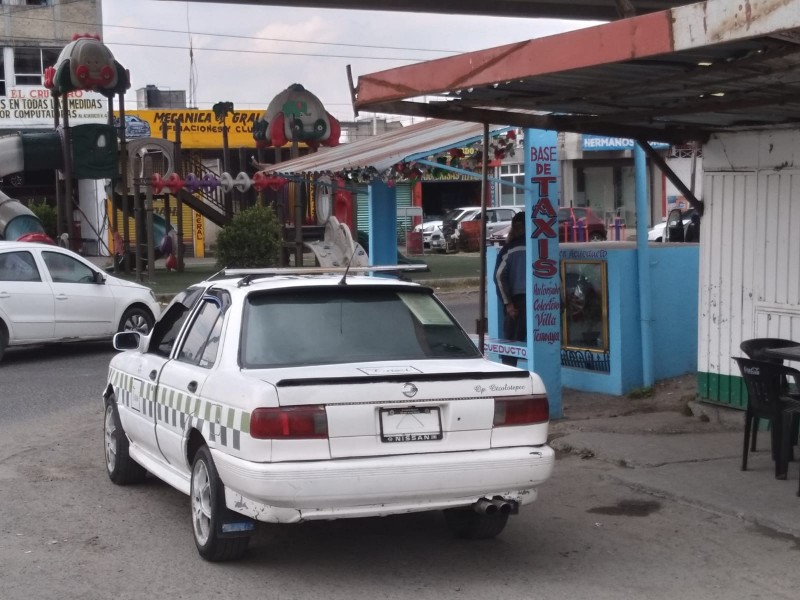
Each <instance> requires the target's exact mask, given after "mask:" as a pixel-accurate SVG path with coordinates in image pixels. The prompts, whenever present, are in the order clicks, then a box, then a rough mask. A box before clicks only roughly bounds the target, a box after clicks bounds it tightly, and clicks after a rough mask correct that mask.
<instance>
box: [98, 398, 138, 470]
mask: <svg viewBox="0 0 800 600" xmlns="http://www.w3.org/2000/svg"><path fill="white" fill-rule="evenodd" d="M103 438H104V441H105V458H106V473H108V478H109V479H110V480H111V481H113V482H114V483H116V484H117V485H128V484H130V483H141V482H142V481H144V480H145V477H147V471H146V470H145V468H144V467H143V466H142V465H140V464H139V463H137V462H136V461H135V460H133V459H132V458H131V457H130V454H128V438H127V437H126V436H125V432H124V431H123V429H122V425H121V424H120V421H119V413H118V412H117V404H116V402H114V400H113V399H109V400H107V401H106V410H105V414H104V418H103Z"/></svg>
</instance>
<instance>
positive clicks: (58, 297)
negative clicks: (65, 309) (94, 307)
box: [56, 294, 69, 300]
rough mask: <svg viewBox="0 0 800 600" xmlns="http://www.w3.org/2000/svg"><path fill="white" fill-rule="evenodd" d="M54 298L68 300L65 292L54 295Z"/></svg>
mask: <svg viewBox="0 0 800 600" xmlns="http://www.w3.org/2000/svg"><path fill="white" fill-rule="evenodd" d="M56 300H69V296H67V295H65V294H59V295H58V296H56Z"/></svg>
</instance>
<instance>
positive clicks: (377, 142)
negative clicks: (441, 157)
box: [264, 119, 506, 175]
mask: <svg viewBox="0 0 800 600" xmlns="http://www.w3.org/2000/svg"><path fill="white" fill-rule="evenodd" d="M505 128H506V127H505V126H503V125H490V126H489V131H490V132H493V131H497V130H499V129H505ZM482 137H483V125H481V124H478V123H465V122H460V121H442V120H438V119H431V120H428V121H422V122H420V123H415V124H414V125H409V126H408V127H403V128H401V129H397V130H395V131H390V132H388V133H384V134H382V135H377V136H375V137H372V138H368V139H365V140H359V141H357V142H353V143H352V144H342V145H341V146H336V147H334V148H325V149H320V150H319V151H318V152H315V153H313V154H308V155H306V156H302V157H300V158H295V159H292V160H288V161H285V162H282V163H278V164H276V165H272V166H270V167H267V168H265V169H264V171H265V172H267V173H275V174H282V175H288V174H292V173H339V172H341V171H345V170H347V169H365V168H368V167H373V168H375V169H377V170H378V171H379V172H381V171H385V170H386V169H389V168H391V167H392V165H395V164H397V163H399V162H403V161H404V160H405V159H407V158H409V157H414V156H418V155H419V154H421V153H425V155H430V154H435V153H436V152H440V151H443V150H447V149H449V148H454V147H457V146H459V145H461V144H466V143H471V142H474V141H477V140H480V139H481V138H482Z"/></svg>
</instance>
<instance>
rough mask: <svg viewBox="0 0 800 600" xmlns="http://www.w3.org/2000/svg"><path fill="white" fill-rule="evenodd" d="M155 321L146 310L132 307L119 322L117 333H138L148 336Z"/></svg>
mask: <svg viewBox="0 0 800 600" xmlns="http://www.w3.org/2000/svg"><path fill="white" fill-rule="evenodd" d="M153 323H155V319H154V318H153V315H151V314H150V311H149V310H147V309H146V308H140V307H138V306H132V307H131V308H129V309H128V310H126V311H125V312H124V313H123V315H122V318H121V319H120V320H119V327H118V328H117V331H118V332H119V331H136V332H138V333H141V334H142V335H147V334H148V333H150V330H151V329H152V328H153Z"/></svg>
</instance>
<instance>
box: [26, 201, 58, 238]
mask: <svg viewBox="0 0 800 600" xmlns="http://www.w3.org/2000/svg"><path fill="white" fill-rule="evenodd" d="M28 208H29V209H30V211H31V212H32V213H33V214H34V215H36V218H37V219H39V220H40V221H41V222H42V227H44V232H45V233H46V234H47V235H49V236H50V237H51V238H53V239H56V236H57V235H58V231H57V229H58V228H57V227H56V220H57V217H56V209H55V208H53V207H52V206H50V205H49V204H47V202H46V201H45V200H42V201H41V202H31V204H30V205H29V206H28Z"/></svg>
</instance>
